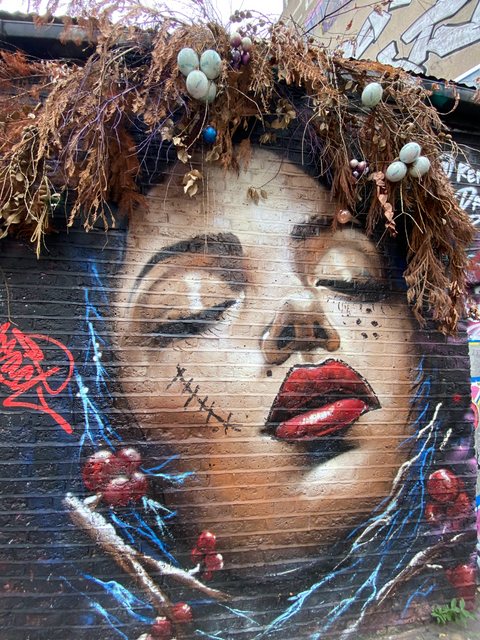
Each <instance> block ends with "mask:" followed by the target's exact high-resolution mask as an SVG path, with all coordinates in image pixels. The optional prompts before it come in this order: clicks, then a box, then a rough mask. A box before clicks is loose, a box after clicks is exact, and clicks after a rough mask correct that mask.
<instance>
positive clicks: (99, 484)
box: [82, 450, 119, 491]
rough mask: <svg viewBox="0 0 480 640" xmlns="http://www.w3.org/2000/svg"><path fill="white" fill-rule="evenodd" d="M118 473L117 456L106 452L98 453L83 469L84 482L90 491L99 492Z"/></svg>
mask: <svg viewBox="0 0 480 640" xmlns="http://www.w3.org/2000/svg"><path fill="white" fill-rule="evenodd" d="M118 471H119V464H118V459H117V457H116V456H115V454H113V453H112V452H111V451H106V450H102V451H97V453H95V454H94V455H93V456H92V457H91V458H89V459H88V460H87V462H86V463H85V466H84V467H83V471H82V478H83V482H84V483H85V484H86V486H87V487H88V488H89V489H92V490H93V491H99V490H100V489H103V487H105V485H107V484H108V483H109V482H110V480H111V479H112V478H114V477H115V476H116V475H117V474H118Z"/></svg>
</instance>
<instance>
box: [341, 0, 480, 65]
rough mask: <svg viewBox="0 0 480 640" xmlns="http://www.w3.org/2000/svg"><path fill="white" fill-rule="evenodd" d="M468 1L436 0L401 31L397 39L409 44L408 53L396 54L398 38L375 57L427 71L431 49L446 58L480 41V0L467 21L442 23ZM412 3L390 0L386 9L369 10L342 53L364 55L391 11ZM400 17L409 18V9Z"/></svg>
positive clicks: (388, 62) (405, 0) (385, 62)
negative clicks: (355, 37)
mask: <svg viewBox="0 0 480 640" xmlns="http://www.w3.org/2000/svg"><path fill="white" fill-rule="evenodd" d="M469 2H470V0H437V1H436V2H435V3H434V4H433V6H431V7H429V9H427V10H426V11H425V12H424V13H423V14H422V15H421V16H420V17H419V18H418V19H417V20H416V21H415V22H414V23H413V24H409V26H408V27H407V28H406V29H405V30H404V31H403V33H402V34H401V36H400V39H401V41H402V42H403V43H404V44H412V47H411V49H410V52H409V53H408V55H405V56H403V57H402V56H401V55H399V47H398V44H397V41H396V40H392V41H391V42H390V43H389V44H388V45H387V46H386V47H384V49H383V50H382V51H380V52H379V53H378V54H377V60H378V61H379V62H382V63H384V64H391V65H393V66H397V67H402V68H404V69H405V70H407V71H413V72H415V73H427V72H428V65H427V61H428V57H429V55H430V54H431V53H433V54H436V55H437V56H439V57H440V58H445V57H446V56H449V55H451V54H452V53H455V52H456V51H460V50H461V49H463V48H464V47H468V46H469V45H472V44H474V43H476V42H480V2H477V4H476V6H475V9H474V11H473V13H472V16H471V18H470V21H469V22H467V23H465V22H464V21H462V22H461V23H460V24H442V23H443V21H445V20H447V19H449V18H452V17H453V16H455V15H456V14H457V13H458V12H459V11H460V10H461V9H462V8H463V7H464V6H465V5H467V4H468V3H469ZM411 3H412V0H393V2H391V3H390V4H389V7H388V11H382V12H377V11H372V12H371V13H370V15H369V16H368V18H367V19H366V21H365V22H364V24H363V25H362V27H361V28H360V30H359V32H358V36H357V42H356V43H348V44H346V45H344V46H343V49H344V51H345V55H347V56H352V57H356V58H361V57H363V56H364V55H365V53H366V52H367V50H368V48H369V47H370V46H371V45H372V44H374V43H375V42H376V41H377V40H378V38H379V37H380V35H381V34H382V33H383V31H384V29H385V28H386V26H387V24H388V23H389V21H390V20H391V18H392V17H393V14H392V11H394V10H396V9H402V8H404V7H408V6H409V5H410V4H411ZM403 20H405V21H408V13H405V12H404V13H403V14H402V21H403Z"/></svg>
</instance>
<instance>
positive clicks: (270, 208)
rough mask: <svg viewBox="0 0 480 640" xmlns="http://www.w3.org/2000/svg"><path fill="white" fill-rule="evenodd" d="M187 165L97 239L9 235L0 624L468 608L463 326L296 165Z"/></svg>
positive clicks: (222, 636) (184, 621)
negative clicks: (435, 313) (428, 317)
mask: <svg viewBox="0 0 480 640" xmlns="http://www.w3.org/2000/svg"><path fill="white" fill-rule="evenodd" d="M448 161H449V159H448V158H446V159H445V162H446V163H448ZM455 170H456V171H457V172H458V174H459V176H460V177H462V176H463V175H465V177H466V182H465V188H468V189H476V187H475V186H474V185H475V184H476V180H477V177H476V176H477V173H476V172H475V171H474V170H473V169H472V171H473V173H472V174H471V173H469V171H470V169H465V170H463V169H461V167H460V165H459V164H457V165H456V168H455ZM203 171H204V173H205V176H206V179H205V188H204V190H203V192H202V193H201V195H200V196H197V197H195V198H192V199H191V200H190V199H186V198H185V196H184V189H183V185H181V184H177V181H176V175H175V170H173V173H171V174H169V177H168V179H165V180H163V182H160V183H159V184H158V185H157V186H154V187H152V188H151V189H150V191H149V193H148V196H147V197H148V200H149V203H150V209H149V211H147V210H139V212H138V215H137V216H135V218H134V219H132V220H131V221H130V224H129V225H127V224H126V223H125V221H122V220H121V219H120V220H118V221H117V223H116V226H115V228H111V229H110V230H109V232H108V236H107V239H106V238H105V233H104V231H103V229H98V230H94V231H93V232H91V233H90V234H88V235H86V234H85V233H84V232H83V231H82V230H81V229H80V228H73V229H72V230H70V231H69V233H68V234H66V233H60V234H57V235H56V236H52V237H49V238H48V240H47V250H46V251H45V252H44V254H43V255H42V257H41V258H40V260H39V261H37V259H36V257H35V255H34V253H33V251H32V249H31V248H30V247H29V246H28V245H27V244H26V243H22V242H21V241H12V240H4V241H2V242H5V247H6V252H5V254H4V256H3V257H2V259H1V267H2V271H1V276H2V283H1V311H2V325H1V327H0V349H1V355H0V360H1V362H2V365H1V369H0V383H1V384H0V389H1V392H2V395H1V403H2V409H1V410H2V425H1V428H0V435H1V447H2V462H1V470H2V476H3V486H2V496H1V502H0V507H1V514H0V517H1V519H2V539H1V550H2V551H1V552H2V565H1V566H2V588H3V596H4V597H2V599H1V605H0V607H1V609H2V616H3V619H2V624H1V630H0V637H2V638H9V640H16V639H20V638H22V639H23V638H27V637H30V638H39V639H40V638H42V639H43V638H48V639H49V640H54V639H55V638H65V637H69V638H77V637H78V638H84V637H87V636H88V638H89V639H92V640H94V639H97V638H102V639H110V638H112V639H113V638H125V639H128V640H137V638H140V637H141V638H142V639H144V640H146V638H147V637H148V638H151V637H153V638H161V639H165V640H169V639H170V638H173V637H176V638H180V637H182V638H212V639H213V638H215V639H218V640H237V639H240V638H242V640H243V639H248V640H254V639H255V640H257V639H258V640H260V639H261V638H265V639H266V638H275V639H281V638H285V639H291V638H293V637H295V638H307V637H309V638H326V637H335V638H340V637H342V638H343V637H345V638H346V637H358V635H359V634H361V633H363V632H366V631H367V630H371V629H373V628H379V627H381V626H384V625H387V624H397V623H401V622H408V621H411V620H413V619H416V618H419V617H428V616H429V612H430V610H431V607H432V603H438V602H443V601H448V600H450V599H451V598H452V597H455V596H456V597H463V598H464V599H465V601H466V602H467V605H468V606H470V605H471V604H472V602H473V598H474V593H475V579H476V556H475V545H476V528H475V513H474V509H475V478H476V460H475V454H474V448H473V435H474V426H473V425H474V422H475V415H474V412H473V411H472V407H471V396H470V373H469V361H468V344H467V339H466V332H465V327H464V328H463V329H462V330H461V331H460V334H459V336H458V337H457V338H446V337H445V336H443V335H442V334H440V333H439V332H438V331H437V330H436V329H435V328H434V326H433V323H431V322H430V321H427V325H426V327H424V328H423V329H420V327H419V325H418V323H417V321H416V320H415V319H414V318H413V316H412V314H411V311H410V309H409V306H408V304H407V302H406V294H405V286H404V284H403V280H402V277H401V275H402V272H403V270H404V267H405V265H404V263H403V260H402V259H401V258H400V257H399V256H400V255H401V254H400V252H399V251H398V247H397V245H396V244H395V241H394V240H391V241H388V242H386V243H379V242H378V240H379V238H376V237H370V238H367V236H366V235H365V231H364V228H363V226H362V218H361V217H359V218H358V219H356V220H355V221H354V222H353V221H349V222H348V223H346V224H345V225H343V226H342V225H339V226H338V228H336V229H335V230H333V229H332V226H331V222H332V219H333V216H334V213H335V203H334V202H331V200H330V196H329V195H328V192H327V189H326V188H325V187H324V186H323V185H322V184H320V183H319V182H317V181H316V180H315V179H314V178H313V177H311V176H310V175H309V174H308V173H307V172H306V171H305V167H302V166H301V163H299V162H295V161H293V160H286V159H285V158H283V157H282V156H281V155H279V154H278V153H275V152H273V151H269V150H266V149H264V148H258V149H256V150H255V151H254V153H252V159H251V162H250V165H249V167H248V170H247V172H246V173H242V174H241V175H240V177H238V178H236V177H230V178H229V177H227V178H226V179H224V177H223V174H222V171H221V169H220V168H219V167H213V168H210V169H208V168H207V167H205V168H204V169H203ZM452 171H453V169H452ZM182 174H183V172H182ZM470 178H471V179H470ZM180 182H181V181H180ZM266 183H268V185H269V190H268V198H266V199H265V198H261V199H260V201H259V202H258V204H254V203H253V202H251V200H248V199H247V198H246V197H245V194H246V191H247V188H248V186H250V185H251V184H255V185H263V184H266ZM467 184H468V186H467ZM459 197H462V198H466V199H469V203H470V204H469V206H471V209H472V212H474V210H475V207H476V205H475V202H476V201H475V197H478V196H476V192H475V196H474V195H473V191H469V192H468V193H467V192H462V193H461V194H460V196H459ZM465 202H466V200H465ZM7 249H8V251H7ZM5 256H8V257H5ZM86 634H87V635H86Z"/></svg>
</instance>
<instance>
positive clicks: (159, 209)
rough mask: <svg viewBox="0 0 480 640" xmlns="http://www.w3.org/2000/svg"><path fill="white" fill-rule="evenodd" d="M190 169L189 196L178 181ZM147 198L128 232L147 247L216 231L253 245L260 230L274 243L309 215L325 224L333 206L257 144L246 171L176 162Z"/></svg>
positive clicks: (300, 173) (301, 174)
mask: <svg viewBox="0 0 480 640" xmlns="http://www.w3.org/2000/svg"><path fill="white" fill-rule="evenodd" d="M191 168H195V169H197V170H198V171H200V172H201V173H202V175H203V183H202V184H201V185H200V188H199V190H198V192H197V194H196V195H195V196H194V197H193V198H190V197H189V196H188V195H186V194H185V193H184V187H183V184H182V179H183V176H184V175H185V174H186V173H188V171H190V170H191ZM250 188H253V189H255V190H256V191H257V193H258V194H259V197H260V199H259V202H258V203H257V204H255V203H254V202H253V201H252V199H251V198H249V197H248V196H247V192H248V190H249V189H250ZM262 190H263V191H264V192H265V195H266V196H267V197H266V198H264V197H262V195H261V191H262ZM147 200H148V204H149V209H148V210H146V209H144V208H141V209H139V210H138V211H137V212H136V213H135V215H134V216H132V220H131V221H130V234H129V236H130V238H129V243H130V245H131V247H133V246H134V247H135V248H137V249H138V250H140V251H147V252H148V251H158V250H160V249H161V248H162V247H165V246H168V245H170V244H172V243H174V242H177V241H179V240H183V239H186V238H189V237H195V236H199V235H202V234H210V235H212V234H218V233H233V234H235V235H236V236H238V237H239V238H240V239H241V241H242V243H243V242H245V243H246V244H248V245H249V244H258V241H259V238H260V234H262V236H265V235H267V236H268V237H269V238H270V240H271V241H274V244H278V243H281V242H282V241H281V240H280V238H282V237H283V238H285V237H287V238H288V237H289V236H290V234H291V233H292V231H294V228H295V226H296V225H300V224H304V223H307V222H308V221H309V220H311V219H312V218H315V219H316V220H317V221H318V222H320V223H322V222H323V223H324V224H325V226H326V227H328V226H329V225H330V223H331V221H332V219H333V215H334V211H335V203H334V202H332V201H331V199H330V194H329V192H328V191H327V190H326V189H325V188H324V187H323V186H321V185H320V184H319V183H318V182H317V181H316V180H315V179H314V178H312V177H311V176H309V175H307V173H306V172H305V171H304V169H303V168H302V167H301V166H298V165H294V164H292V163H291V162H289V161H286V160H284V159H283V158H282V156H281V155H280V154H277V153H274V152H272V151H269V150H267V149H262V148H255V149H252V152H251V159H250V163H249V165H248V168H247V170H246V171H244V170H243V168H242V170H241V171H240V173H239V175H238V176H237V175H230V174H227V175H226V176H225V177H224V175H223V171H222V168H221V167H219V166H218V165H212V164H208V163H203V164H202V163H201V162H200V163H198V164H196V165H194V166H193V167H190V166H187V165H180V164H178V165H177V166H176V168H175V171H174V173H173V174H172V175H171V176H169V178H168V179H167V180H166V181H165V183H164V184H162V185H159V186H156V187H154V188H153V189H152V190H151V191H150V192H149V194H148V196H147ZM275 238H276V240H275ZM271 244H272V242H269V245H271Z"/></svg>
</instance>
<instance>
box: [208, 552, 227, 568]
mask: <svg viewBox="0 0 480 640" xmlns="http://www.w3.org/2000/svg"><path fill="white" fill-rule="evenodd" d="M205 565H206V567H207V569H209V570H210V571H220V569H223V557H222V555H221V554H220V553H207V555H206V556H205Z"/></svg>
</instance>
